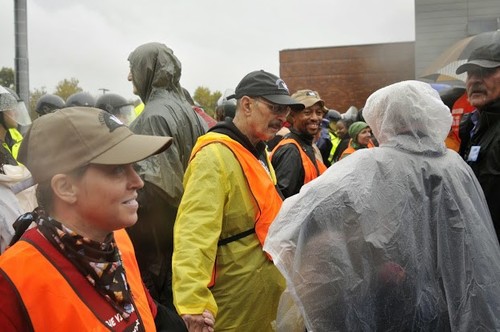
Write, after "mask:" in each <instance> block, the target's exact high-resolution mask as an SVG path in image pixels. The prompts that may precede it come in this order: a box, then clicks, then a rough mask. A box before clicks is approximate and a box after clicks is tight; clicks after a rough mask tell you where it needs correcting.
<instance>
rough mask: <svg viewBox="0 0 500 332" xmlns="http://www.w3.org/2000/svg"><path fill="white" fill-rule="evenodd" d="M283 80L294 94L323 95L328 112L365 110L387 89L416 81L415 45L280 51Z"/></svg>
mask: <svg viewBox="0 0 500 332" xmlns="http://www.w3.org/2000/svg"><path fill="white" fill-rule="evenodd" d="M279 57H280V77H281V78H283V80H285V82H286V83H287V85H288V88H289V89H290V93H293V92H295V91H297V90H300V89H312V90H316V91H318V92H319V94H320V95H321V98H322V99H323V100H324V101H325V103H326V106H327V107H328V108H333V109H336V110H338V111H339V112H341V113H343V112H345V111H347V109H348V108H349V107H350V106H355V107H357V108H358V109H359V108H361V107H363V105H364V103H365V101H366V98H368V96H369V95H370V94H371V93H373V92H374V91H375V90H377V89H379V88H381V87H384V86H386V85H389V84H392V83H395V82H398V81H402V80H408V79H414V78H415V48H414V42H402V43H389V44H375V45H356V46H340V47H322V48H304V49H289V50H282V51H280V55H279Z"/></svg>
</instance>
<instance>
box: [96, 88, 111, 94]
mask: <svg viewBox="0 0 500 332" xmlns="http://www.w3.org/2000/svg"><path fill="white" fill-rule="evenodd" d="M97 90H101V91H102V94H103V95H105V94H106V92H108V91H109V89H106V88H100V89H97Z"/></svg>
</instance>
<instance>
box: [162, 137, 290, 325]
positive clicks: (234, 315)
mask: <svg viewBox="0 0 500 332" xmlns="http://www.w3.org/2000/svg"><path fill="white" fill-rule="evenodd" d="M207 135H211V133H209V134H207ZM216 135H220V134H216ZM195 150H196V148H195ZM255 160H256V163H258V161H257V159H255ZM257 167H261V166H260V165H257ZM269 167H272V166H270V164H269ZM266 176H267V175H266ZM262 180H263V181H272V180H271V177H270V176H269V178H267V179H266V178H263V179H262ZM184 187H185V191H184V196H183V199H182V202H181V205H180V207H179V212H178V215H177V219H176V221H175V226H174V255H173V263H172V268H173V290H174V304H175V306H176V308H177V310H178V312H179V313H180V314H199V313H201V312H202V311H203V310H204V309H208V310H210V311H212V312H213V313H214V314H215V315H216V323H215V330H216V331H243V332H245V331H249V332H250V331H252V332H253V331H273V329H272V322H273V321H274V320H275V318H276V311H277V307H278V302H279V298H280V295H281V293H282V291H283V289H284V287H285V283H284V279H283V278H282V276H281V274H280V273H279V272H278V270H277V269H276V267H275V266H274V264H273V262H272V261H270V260H269V259H268V257H267V256H266V254H265V253H264V252H263V251H262V246H261V244H260V242H259V240H258V238H257V236H256V234H255V233H250V234H249V235H247V236H244V237H242V238H240V239H238V240H236V241H233V242H230V243H227V244H224V245H219V246H218V245H217V244H218V242H219V240H221V239H227V238H230V237H231V236H234V235H236V234H240V233H242V232H245V231H247V230H249V229H252V228H253V226H254V223H255V216H256V204H255V201H254V199H253V197H252V194H251V192H250V189H249V186H248V184H247V179H246V177H245V174H244V173H243V171H242V168H241V166H240V163H239V162H238V159H237V158H236V157H235V154H234V153H233V152H232V151H231V150H230V148H229V147H227V146H226V145H224V144H222V143H218V142H215V143H211V144H208V145H206V146H204V147H203V148H202V149H200V150H199V151H198V152H197V153H196V155H195V156H194V157H193V159H192V160H191V162H190V164H189V166H188V168H187V171H186V174H185V178H184ZM214 267H215V269H214ZM213 274H214V277H215V280H214V281H215V284H213V286H211V287H209V285H212V281H213V280H212V276H213Z"/></svg>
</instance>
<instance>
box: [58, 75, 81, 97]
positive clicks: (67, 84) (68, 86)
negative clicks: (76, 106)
mask: <svg viewBox="0 0 500 332" xmlns="http://www.w3.org/2000/svg"><path fill="white" fill-rule="evenodd" d="M78 83H80V81H78V80H77V79H76V78H74V77H72V78H71V79H69V80H68V79H64V80H62V81H60V82H59V83H57V86H56V91H55V92H54V94H55V95H58V96H59V97H61V98H62V99H64V100H66V99H68V97H69V96H71V95H72V94H74V93H77V92H82V91H83V89H82V88H80V87H79V86H78Z"/></svg>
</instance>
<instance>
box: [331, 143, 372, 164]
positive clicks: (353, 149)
mask: <svg viewBox="0 0 500 332" xmlns="http://www.w3.org/2000/svg"><path fill="white" fill-rule="evenodd" d="M351 142H352V138H351V139H350V140H349V144H348V146H347V148H346V149H345V150H344V152H342V154H341V155H340V158H339V160H340V159H342V158H344V157H347V156H348V155H350V154H352V153H354V152H356V151H357V150H356V149H355V148H354V147H353V146H352V145H351ZM366 147H367V148H368V149H371V148H374V147H375V145H374V144H373V142H372V141H370V143H368V145H367V146H366Z"/></svg>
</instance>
